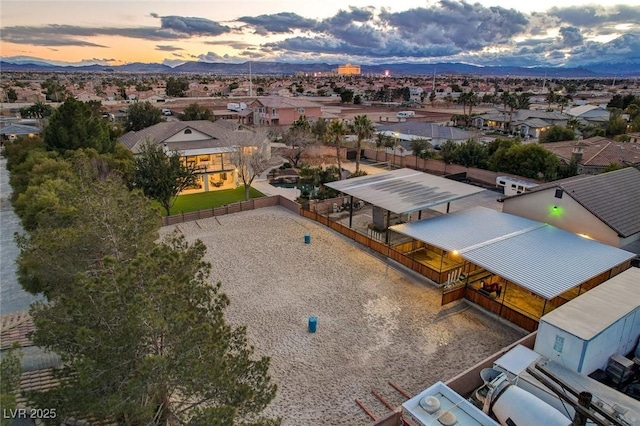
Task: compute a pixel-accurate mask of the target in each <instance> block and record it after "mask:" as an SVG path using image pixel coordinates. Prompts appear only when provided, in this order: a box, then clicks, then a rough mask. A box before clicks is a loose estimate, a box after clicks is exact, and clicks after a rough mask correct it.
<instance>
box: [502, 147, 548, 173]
mask: <svg viewBox="0 0 640 426" xmlns="http://www.w3.org/2000/svg"><path fill="white" fill-rule="evenodd" d="M559 166H560V161H559V160H558V158H557V157H556V156H555V154H553V153H552V152H550V151H547V150H546V149H545V148H544V147H543V146H541V145H538V144H533V143H531V144H526V145H522V144H516V145H513V146H512V147H511V148H509V149H508V150H507V152H506V153H505V155H504V156H503V158H502V162H501V163H500V171H502V172H504V173H511V174H514V175H518V176H523V177H528V178H532V179H544V180H547V181H549V180H553V179H556V178H557V173H558V168H559Z"/></svg>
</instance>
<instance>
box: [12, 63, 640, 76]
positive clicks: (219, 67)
mask: <svg viewBox="0 0 640 426" xmlns="http://www.w3.org/2000/svg"><path fill="white" fill-rule="evenodd" d="M336 68H337V65H331V64H326V63H314V64H295V63H285V62H251V72H252V73H253V74H255V75H293V74H295V73H297V72H302V73H316V72H329V71H332V70H334V69H336ZM0 70H1V71H24V72H28V71H40V72H101V71H102V72H129V73H131V72H134V73H137V72H139V73H159V74H174V73H176V74H177V73H209V74H218V75H243V74H249V63H248V62H245V63H241V64H238V63H221V62H219V63H217V62H213V63H212V62H186V63H184V64H182V65H178V66H176V67H173V68H172V67H169V66H167V65H163V64H146V63H139V62H137V63H131V64H126V65H118V66H108V65H84V66H71V65H68V66H60V65H53V64H49V63H47V62H45V61H40V60H32V61H26V60H22V61H16V62H12V60H11V59H10V58H7V59H0ZM361 71H362V74H378V75H380V74H384V73H385V71H388V72H389V73H390V74H391V75H392V76H402V75H433V73H434V71H435V72H436V74H469V75H480V76H522V77H544V76H547V77H560V78H602V77H638V76H640V58H629V59H627V60H625V61H624V62H618V63H610V62H598V63H593V64H589V65H584V66H581V67H577V68H561V67H545V66H541V67H514V66H476V65H470V64H462V63H438V64H416V63H396V64H382V65H362V66H361Z"/></svg>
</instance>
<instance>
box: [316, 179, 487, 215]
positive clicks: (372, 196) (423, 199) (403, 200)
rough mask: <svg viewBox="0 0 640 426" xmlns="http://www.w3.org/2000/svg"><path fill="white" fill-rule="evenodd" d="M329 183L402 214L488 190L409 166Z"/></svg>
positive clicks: (327, 184)
mask: <svg viewBox="0 0 640 426" xmlns="http://www.w3.org/2000/svg"><path fill="white" fill-rule="evenodd" d="M325 186H328V187H329V188H333V189H335V190H337V191H340V192H343V193H345V194H348V195H352V196H353V197H355V198H358V199H360V200H364V201H366V202H368V203H371V204H373V205H374V206H378V207H382V208H383V209H386V210H389V211H391V212H393V213H398V214H402V213H412V212H417V211H420V210H424V209H428V208H431V207H435V206H439V205H441V204H446V203H449V202H451V201H454V200H458V199H460V198H464V197H468V196H470V195H473V194H476V193H478V192H482V191H485V189H484V188H479V187H477V186H473V185H467V184H466V183H461V182H456V181H454V180H451V179H446V178H443V177H439V176H434V175H430V174H428V173H423V172H419V171H416V170H412V169H406V168H405V169H399V170H392V171H389V172H384V173H377V174H375V175H369V176H360V177H357V178H353V179H345V180H339V181H335V182H329V183H326V184H325Z"/></svg>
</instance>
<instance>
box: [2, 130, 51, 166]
mask: <svg viewBox="0 0 640 426" xmlns="http://www.w3.org/2000/svg"><path fill="white" fill-rule="evenodd" d="M45 148H46V146H45V143H44V140H43V139H42V138H41V137H39V136H35V137H33V138H29V137H24V136H19V137H18V138H17V139H16V140H15V141H13V142H12V143H10V144H6V145H5V146H4V147H3V148H2V156H3V157H4V158H6V159H7V165H6V167H7V170H8V171H9V172H11V171H12V170H13V169H14V168H15V167H17V166H18V165H20V164H22V163H23V162H24V161H25V160H26V159H27V156H28V155H29V154H31V153H33V152H36V151H40V152H44V150H45Z"/></svg>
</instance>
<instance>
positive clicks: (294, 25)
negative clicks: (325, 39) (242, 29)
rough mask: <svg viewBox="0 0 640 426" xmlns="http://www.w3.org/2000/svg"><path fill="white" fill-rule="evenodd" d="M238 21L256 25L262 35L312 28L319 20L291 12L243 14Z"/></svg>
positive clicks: (257, 30) (257, 31)
mask: <svg viewBox="0 0 640 426" xmlns="http://www.w3.org/2000/svg"><path fill="white" fill-rule="evenodd" d="M237 21H239V22H243V23H245V24H249V25H252V26H254V27H255V32H256V33H257V34H261V35H267V34H270V33H271V34H284V33H292V32H293V31H294V30H311V29H313V28H314V27H315V26H316V25H317V24H318V22H317V21H316V20H314V19H307V18H303V17H302V16H300V15H297V14H295V13H290V12H281V13H276V14H272V15H259V16H243V17H241V18H238V19H237Z"/></svg>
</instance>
